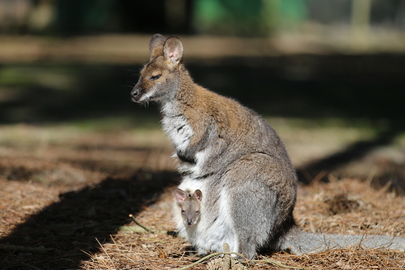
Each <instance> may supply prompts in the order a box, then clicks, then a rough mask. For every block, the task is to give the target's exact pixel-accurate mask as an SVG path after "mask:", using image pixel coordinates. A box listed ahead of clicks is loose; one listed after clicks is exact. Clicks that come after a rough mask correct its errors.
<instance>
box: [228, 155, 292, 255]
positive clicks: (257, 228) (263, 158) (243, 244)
mask: <svg viewBox="0 0 405 270" xmlns="http://www.w3.org/2000/svg"><path fill="white" fill-rule="evenodd" d="M283 176H284V177H283ZM224 177H225V179H223V180H224V181H223V182H224V183H226V184H225V190H224V191H225V192H226V193H227V194H228V200H227V201H228V203H229V212H230V213H229V215H230V217H231V220H232V228H233V230H234V234H235V238H236V239H235V241H236V247H237V250H236V251H237V252H239V253H242V254H243V255H244V256H246V257H248V258H253V257H254V256H255V255H256V252H257V250H259V249H260V248H261V247H263V246H265V245H267V244H271V243H269V241H270V242H272V241H276V239H274V237H275V234H276V233H277V231H278V230H279V229H280V228H279V227H280V226H281V225H282V223H283V221H284V220H287V219H288V218H289V217H290V215H291V213H292V209H293V206H294V203H295V176H294V175H293V174H292V179H286V178H285V171H284V172H282V171H281V170H280V169H279V166H278V164H277V160H275V159H274V158H272V157H269V156H267V155H265V154H250V155H248V156H245V157H244V158H243V159H240V160H239V161H237V162H235V163H234V164H233V166H232V167H231V169H230V170H229V171H228V172H227V173H226V174H225V175H224ZM280 196H282V197H280Z"/></svg>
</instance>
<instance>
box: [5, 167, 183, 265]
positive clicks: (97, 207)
mask: <svg viewBox="0 0 405 270" xmlns="http://www.w3.org/2000/svg"><path fill="white" fill-rule="evenodd" d="M177 182H178V177H177V174H175V173H173V172H160V173H155V172H145V171H140V172H139V173H137V174H136V175H134V176H133V177H132V178H130V179H114V178H107V179H105V180H104V181H102V182H101V183H100V184H97V185H96V186H93V187H85V188H84V189H82V190H78V191H72V192H68V193H64V194H61V195H60V202H57V203H54V204H52V205H50V206H48V207H46V208H45V209H43V210H42V211H40V212H39V213H37V214H35V215H32V216H31V217H30V218H29V219H28V220H27V221H26V222H24V223H23V224H21V225H18V226H17V227H16V228H15V229H14V230H13V232H12V233H11V234H10V235H9V236H7V237H5V238H2V239H0V246H2V245H7V246H8V247H9V248H8V250H9V252H7V253H5V252H0V262H1V265H2V269H78V268H80V264H81V262H82V261H83V260H89V259H90V255H91V254H94V253H97V252H100V248H101V247H100V244H99V243H105V242H110V241H111V238H110V236H111V235H114V234H115V233H117V231H118V230H119V228H120V226H123V225H126V224H128V223H130V222H131V220H130V218H129V217H128V215H129V214H133V215H136V214H137V213H139V212H140V211H141V210H142V208H143V207H145V206H148V205H150V204H153V203H154V202H156V201H157V200H158V199H159V196H160V194H161V193H162V191H163V189H164V188H165V187H167V186H169V185H174V184H176V183H177ZM13 245H16V246H19V247H29V248H30V249H32V250H18V248H16V250H14V251H12V250H10V247H11V249H12V246H13Z"/></svg>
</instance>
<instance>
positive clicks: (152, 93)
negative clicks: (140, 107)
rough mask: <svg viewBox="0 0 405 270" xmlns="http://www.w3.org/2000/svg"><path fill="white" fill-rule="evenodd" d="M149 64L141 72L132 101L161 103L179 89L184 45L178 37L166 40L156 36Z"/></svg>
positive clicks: (150, 48)
mask: <svg viewBox="0 0 405 270" xmlns="http://www.w3.org/2000/svg"><path fill="white" fill-rule="evenodd" d="M149 50H150V57H149V62H148V63H147V64H146V65H145V66H144V67H143V69H142V70H141V74H140V76H139V80H138V83H137V84H136V85H135V86H134V88H133V89H132V91H131V98H132V101H134V102H137V103H144V102H149V101H157V102H161V101H162V100H164V99H165V98H168V97H170V96H172V95H173V94H174V93H175V91H176V90H177V88H178V87H179V81H180V75H181V71H182V58H183V44H182V43H181V41H180V39H179V38H178V37H175V36H172V37H169V38H167V39H165V38H164V37H163V36H162V35H160V34H155V35H154V36H153V37H152V39H151V40H150V43H149Z"/></svg>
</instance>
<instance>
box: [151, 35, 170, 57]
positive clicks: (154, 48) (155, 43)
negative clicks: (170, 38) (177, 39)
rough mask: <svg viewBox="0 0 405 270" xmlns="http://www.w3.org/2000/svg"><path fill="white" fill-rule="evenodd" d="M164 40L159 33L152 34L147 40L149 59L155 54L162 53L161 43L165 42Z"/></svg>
mask: <svg viewBox="0 0 405 270" xmlns="http://www.w3.org/2000/svg"><path fill="white" fill-rule="evenodd" d="M165 41H166V39H165V37H164V36H162V35H161V34H154V35H153V36H152V38H151V39H150V42H149V51H150V58H149V60H152V59H153V58H155V57H156V56H159V55H161V54H162V51H163V45H164V44H165Z"/></svg>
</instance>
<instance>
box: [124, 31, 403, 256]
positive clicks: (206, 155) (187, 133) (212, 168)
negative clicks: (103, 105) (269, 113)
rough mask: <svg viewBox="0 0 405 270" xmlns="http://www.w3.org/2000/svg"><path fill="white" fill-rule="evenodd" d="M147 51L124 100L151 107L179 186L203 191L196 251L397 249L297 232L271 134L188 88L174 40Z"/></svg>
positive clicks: (288, 181) (292, 191) (214, 97)
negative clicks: (156, 110)
mask: <svg viewBox="0 0 405 270" xmlns="http://www.w3.org/2000/svg"><path fill="white" fill-rule="evenodd" d="M149 49H150V58H149V62H148V63H147V64H146V65H145V66H144V67H143V69H142V70H141V74H140V77H139V80H138V82H137V84H136V85H135V86H134V88H133V90H132V91H131V97H132V100H133V101H134V102H137V103H147V102H156V103H158V105H159V106H160V109H161V113H162V126H163V129H164V131H165V132H166V133H167V135H168V137H169V138H170V139H171V141H172V143H173V145H174V147H175V150H176V154H177V157H178V158H179V160H180V164H179V167H178V170H179V172H180V174H181V175H182V182H181V186H182V187H184V189H186V188H187V189H189V190H195V189H200V190H202V192H203V193H204V197H203V200H202V202H201V203H202V207H203V209H204V211H203V213H202V214H201V216H200V220H199V223H198V226H196V231H195V234H194V235H193V237H194V238H193V240H192V241H191V242H192V244H193V245H194V246H195V247H196V248H197V250H209V251H222V249H223V244H224V243H228V244H229V247H230V250H231V251H233V252H239V253H241V254H243V255H244V256H246V257H247V258H253V257H254V256H255V255H256V254H257V252H258V251H259V250H260V249H262V248H266V249H271V250H274V251H278V250H282V249H283V250H286V249H287V250H290V251H291V252H293V253H297V254H301V253H306V252H314V251H320V250H325V249H328V248H331V247H336V246H339V247H346V246H348V245H353V244H357V243H359V242H361V243H362V244H363V245H366V246H368V247H381V246H385V247H391V248H396V249H398V248H399V249H405V238H394V239H392V238H391V237H386V236H377V237H374V236H373V237H371V236H370V237H367V239H364V237H363V236H342V235H322V234H311V233H306V232H303V231H301V230H300V229H299V228H298V227H297V225H296V224H295V221H294V218H293V210H294V205H295V202H296V189H297V177H296V173H295V170H294V168H293V166H292V164H291V162H290V159H289V157H288V154H287V151H286V149H285V147H284V145H283V143H282V141H281V139H280V138H279V136H278V135H277V134H276V132H275V131H274V130H273V129H272V128H271V127H270V125H269V124H268V123H267V122H266V121H265V120H264V119H263V118H262V117H260V116H259V115H257V114H256V113H255V112H253V111H252V110H250V109H248V108H246V107H244V106H242V105H240V104H239V103H238V102H236V101H234V100H232V99H230V98H226V97H223V96H220V95H218V94H216V93H213V92H211V91H209V90H207V89H205V88H203V87H201V86H199V85H197V84H195V83H194V82H193V79H192V78H191V77H190V75H189V73H188V71H187V70H186V68H185V66H184V64H183V44H182V42H181V41H180V39H179V38H177V37H174V36H172V37H169V38H167V39H166V38H164V37H163V36H162V35H160V34H156V35H154V36H153V37H152V39H151V40H150V43H149ZM181 222H183V221H181ZM366 240H367V241H366Z"/></svg>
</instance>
